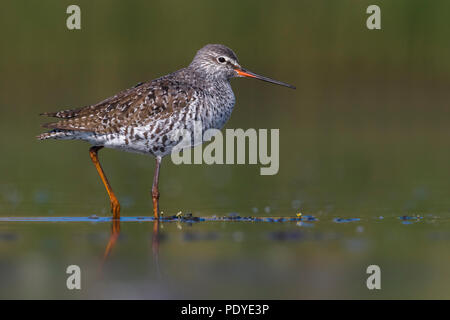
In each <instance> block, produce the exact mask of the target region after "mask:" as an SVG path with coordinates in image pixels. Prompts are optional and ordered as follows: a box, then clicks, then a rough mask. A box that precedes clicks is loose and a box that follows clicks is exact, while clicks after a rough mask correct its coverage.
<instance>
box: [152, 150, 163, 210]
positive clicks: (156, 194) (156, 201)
mask: <svg viewBox="0 0 450 320" xmlns="http://www.w3.org/2000/svg"><path fill="white" fill-rule="evenodd" d="M160 165H161V157H156V167H155V176H154V177H153V185H152V200H153V214H154V215H155V219H159V190H158V180H159V167H160Z"/></svg>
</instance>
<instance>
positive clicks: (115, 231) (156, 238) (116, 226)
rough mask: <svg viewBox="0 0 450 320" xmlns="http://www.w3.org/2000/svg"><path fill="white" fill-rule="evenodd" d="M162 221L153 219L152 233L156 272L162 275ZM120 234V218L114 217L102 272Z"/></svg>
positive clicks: (101, 268)
mask: <svg viewBox="0 0 450 320" xmlns="http://www.w3.org/2000/svg"><path fill="white" fill-rule="evenodd" d="M159 229H160V221H159V220H154V221H153V234H152V253H153V260H154V263H155V265H156V272H157V274H158V276H160V275H161V273H160V268H159V243H160V234H159ZM119 235H120V220H119V219H112V220H111V235H110V236H109V241H108V244H107V245H106V249H105V253H104V254H103V260H102V264H101V267H100V272H101V271H102V270H103V266H104V264H105V263H106V261H107V260H108V258H109V256H110V255H111V252H112V250H113V249H114V247H115V245H116V242H117V239H118V238H119Z"/></svg>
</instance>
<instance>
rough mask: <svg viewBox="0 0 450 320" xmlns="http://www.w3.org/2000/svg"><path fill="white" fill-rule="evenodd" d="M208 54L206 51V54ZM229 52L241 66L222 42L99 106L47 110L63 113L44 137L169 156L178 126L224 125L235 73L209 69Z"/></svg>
mask: <svg viewBox="0 0 450 320" xmlns="http://www.w3.org/2000/svg"><path fill="white" fill-rule="evenodd" d="M205 53H206V54H205ZM225 54H226V55H227V57H229V58H230V59H232V60H233V62H234V67H235V66H236V64H237V63H238V62H237V58H236V56H235V54H234V53H233V51H231V50H230V49H228V48H226V47H225V46H221V45H208V46H206V47H204V48H203V49H201V50H199V52H198V53H197V55H196V57H195V58H194V60H193V61H192V63H191V64H190V65H189V66H188V67H186V68H183V69H181V70H178V71H176V72H174V73H171V74H168V75H166V76H163V77H161V78H158V79H156V80H152V81H149V82H145V83H140V84H138V85H136V86H135V87H133V88H130V89H127V90H124V91H122V92H120V93H118V94H116V95H115V96H113V97H111V98H108V99H106V100H104V101H101V102H100V103H97V104H95V105H91V106H87V107H84V108H79V109H73V110H64V111H59V112H54V113H44V114H43V115H47V116H52V117H57V118H61V120H60V121H58V122H52V123H47V124H44V125H43V126H44V127H45V128H48V129H53V130H52V131H50V132H47V133H43V134H41V135H39V136H38V138H39V139H41V140H44V139H49V138H53V139H63V140H74V139H77V140H84V141H87V142H89V143H91V144H92V145H95V146H105V147H109V148H117V149H121V150H125V151H130V152H138V153H144V154H151V155H154V156H160V157H162V156H165V155H167V154H169V153H170V152H171V150H172V148H173V147H174V146H175V145H176V144H177V143H178V141H172V140H171V139H170V137H171V134H172V133H173V132H174V131H175V130H178V129H187V130H191V129H192V126H193V121H198V120H200V121H202V125H203V129H204V130H206V129H209V128H217V129H220V128H222V127H223V125H224V124H225V122H226V121H227V120H228V119H229V117H230V115H231V112H232V110H233V107H234V103H235V98H234V94H233V91H232V89H231V85H230V81H229V80H230V78H231V77H232V76H233V74H231V72H230V73H226V74H224V73H223V72H219V73H218V74H216V73H214V72H209V73H208V72H205V71H206V70H207V68H209V67H211V65H212V64H213V63H214V61H215V59H216V58H217V57H216V56H217V55H225ZM209 60H213V61H211V65H209V63H210V62H209Z"/></svg>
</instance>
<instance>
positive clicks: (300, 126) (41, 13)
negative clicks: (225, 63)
mask: <svg viewBox="0 0 450 320" xmlns="http://www.w3.org/2000/svg"><path fill="white" fill-rule="evenodd" d="M70 4H77V5H79V6H80V7H81V26H82V29H81V30H74V31H70V30H68V29H67V28H66V18H67V16H68V15H67V14H66V8H67V6H68V5H70ZM371 4H377V5H379V6H380V7H381V19H382V29H381V30H368V29H367V28H366V19H367V17H368V15H367V14H366V8H367V7H368V6H369V5H371ZM449 12H450V2H448V1H445V0H439V1H438V0H436V1H424V0H422V1H420V0H397V1H365V0H353V1H350V0H340V1H335V0H329V1H317V0H316V1H276V2H275V1H232V0H228V1H99V0H95V1H75V2H74V1H47V0H45V1H39V2H37V1H34V2H31V1H23V0H18V1H17V0H16V1H3V2H2V4H1V11H0V35H1V39H2V44H1V50H0V72H1V77H0V143H1V147H2V156H1V157H0V216H8V217H12V216H88V215H92V214H97V215H103V216H107V215H109V212H108V210H109V203H108V200H107V195H106V193H105V191H104V189H103V186H102V184H101V182H100V181H99V178H98V176H97V174H96V172H95V169H94V167H93V166H92V164H91V162H90V159H89V156H88V145H87V144H86V143H83V142H71V141H37V140H36V139H35V138H34V137H35V136H36V135H37V134H39V133H40V132H41V131H43V130H42V129H41V128H40V124H41V123H43V122H45V121H47V119H41V118H40V117H39V116H38V114H39V113H40V112H44V111H56V110H60V109H66V108H69V107H80V106H84V105H89V104H93V103H96V102H98V101H100V100H103V99H104V98H106V97H109V96H112V95H114V94H115V93H116V92H118V91H120V90H122V89H125V88H129V87H131V86H133V85H135V84H136V83H138V82H140V81H146V80H150V79H153V78H157V77H159V76H161V75H164V74H167V73H169V72H172V71H175V70H177V69H179V68H182V67H184V66H186V65H187V64H189V63H190V61H191V60H192V58H193V56H194V54H195V52H196V50H198V49H199V48H201V47H202V46H204V45H205V44H207V43H222V44H225V45H227V46H229V47H230V48H232V49H233V50H234V51H235V52H236V54H237V55H238V57H239V60H240V63H241V64H242V65H243V66H245V67H246V68H248V69H250V70H252V71H254V72H257V73H260V74H263V75H267V76H269V77H273V78H275V79H279V80H281V81H285V82H288V83H292V84H294V85H296V86H297V90H296V91H291V90H288V89H286V88H283V87H277V86H271V85H269V84H265V83H262V82H259V81H252V80H246V79H245V80H244V79H235V80H232V85H233V88H234V91H235V95H236V100H237V102H236V107H235V110H234V112H233V115H232V117H231V120H230V121H229V122H228V123H227V125H226V127H227V128H244V129H246V128H268V129H270V128H279V129H280V170H279V173H278V174H277V175H275V176H260V175H259V166H256V165H253V166H250V165H213V166H208V165H181V166H175V165H173V164H172V163H171V161H170V160H169V159H166V160H165V161H164V162H163V166H162V169H161V177H160V178H161V180H160V181H161V182H160V191H161V207H162V209H163V211H164V212H165V213H166V214H174V213H176V212H178V211H183V212H192V213H193V214H194V215H199V216H206V215H214V214H217V215H222V214H227V213H229V212H237V213H238V214H240V215H243V216H246V215H261V216H264V215H265V216H267V215H272V216H289V215H295V213H296V212H297V211H298V210H302V211H303V212H306V213H309V214H313V215H323V216H322V217H323V219H322V220H327V221H330V220H331V219H332V218H333V217H336V216H340V217H360V218H362V219H371V218H372V217H377V216H380V215H382V216H385V217H392V218H393V219H394V218H395V217H398V216H403V215H416V214H419V215H422V216H427V215H433V216H437V217H438V218H440V219H441V220H440V221H444V222H442V225H440V228H442V227H443V226H444V229H443V230H441V231H443V232H444V242H443V243H441V244H440V245H439V246H431V245H430V247H425V248H423V250H422V251H420V252H422V254H423V255H420V254H419V255H418V256H416V255H415V254H416V253H417V252H416V251H414V250H413V249H412V248H409V246H408V244H409V240H411V241H413V240H414V239H421V238H422V237H425V238H426V237H427V234H428V233H427V232H428V231H427V229H425V230H424V229H423V228H424V227H422V229H419V230H417V229H414V231H409V230H408V231H406V232H407V233H406V234H404V236H405V238H404V239H409V240H404V241H402V242H401V244H398V245H397V246H395V245H394V248H395V251H393V252H394V253H392V255H391V256H395V252H399V251H403V250H406V252H408V253H407V254H405V256H404V260H402V263H403V264H402V265H403V267H404V266H405V265H408V264H409V262H410V260H411V259H413V260H414V259H418V261H421V263H422V264H421V265H420V267H418V268H419V269H418V271H417V272H420V273H422V272H423V271H424V269H425V270H426V271H427V272H437V270H439V271H441V272H443V273H440V274H439V275H440V276H439V277H438V278H439V279H441V278H442V277H444V276H448V272H447V273H445V272H446V271H444V270H448V269H449V268H448V266H450V261H449V259H448V257H446V260H445V264H444V265H442V264H441V262H437V261H440V259H441V257H442V255H443V250H442V248H443V247H445V248H447V249H448V245H449V242H448V240H449V239H450V237H447V236H448V233H446V232H448V231H447V230H448V229H447V227H448V224H447V225H446V224H445V222H446V221H448V218H449V214H448V212H449V208H450V198H449V197H448V195H449V194H450V187H449V185H450V183H449V181H450V171H449V170H448V164H449V162H450V148H449V142H448V121H449V115H450V113H449V108H448V106H449V103H448V100H449V99H448V98H449V93H448V91H449V90H448V84H449V80H450V59H449V53H450V42H449V40H448V39H449V35H450V24H449V22H448V21H449V18H450V13H449ZM100 156H101V160H102V163H103V166H104V169H105V171H106V173H107V175H108V176H109V178H110V181H111V183H112V186H113V188H114V189H115V191H116V194H117V195H118V197H119V200H120V201H121V203H122V208H123V210H122V214H123V215H124V216H127V215H128V216H137V215H151V207H150V188H151V182H152V178H153V169H154V161H153V159H151V158H150V157H145V156H142V155H135V154H127V153H123V152H118V151H115V150H105V151H102V152H101V155H100ZM438 221H439V220H438ZM392 223H393V225H394V226H392V225H389V226H387V227H386V228H384V229H383V228H381V229H380V230H379V232H378V233H373V234H372V236H373V238H372V237H369V239H379V240H380V241H382V240H381V239H384V237H385V236H386V235H392V234H396V233H398V232H405V231H404V228H413V227H414V226H405V225H401V224H400V223H399V222H396V221H395V220H392ZM369 226H370V224H369ZM3 228H9V227H7V226H3ZM11 228H13V227H11ZM14 228H15V227H14ZM14 228H13V229H14ZM17 228H18V229H20V228H19V227H17ZM42 228H43V227H42ZM212 228H213V229H214V228H216V227H212ZM334 228H342V227H341V225H337V224H336V225H331V227H329V229H330V230H329V231H330V232H332V231H333V229H334ZM378 228H379V227H378ZM400 228H402V229H400ZM107 229H108V227H107V226H104V227H103V230H107ZM141 229H142V228H141ZM141 229H140V230H141ZM317 229H318V228H316V230H317ZM366 229H367V227H366ZM173 230H174V232H176V228H173ZM352 230H353V229H352ZM16 231H17V230H16ZM147 231H148V230H147ZM21 232H25V231H23V230H22V231H21ZM27 232H30V234H32V235H33V236H35V237H39V236H40V235H42V234H43V232H41V231H37V230H36V229H33V228H31V227H28V228H27V231H26V232H25V233H24V234H27ZM55 232H56V231H55ZM142 232H143V231H142ZM352 232H353V231H352ZM421 232H423V233H421ZM50 234H52V232H51V231H50ZM56 236H61V235H56ZM28 241H30V242H32V240H31V239H28ZM368 241H369V240H368ZM374 241H375V240H374ZM375 243H377V244H380V243H379V242H375ZM130 245H131V244H130ZM67 246H68V248H73V246H74V244H68V245H67ZM390 246H393V244H392V243H390V242H383V241H382V242H381V244H380V247H377V248H378V249H377V250H376V253H377V254H378V256H379V257H381V259H385V260H386V259H388V256H387V255H385V251H383V249H387V248H389V247H390ZM255 247H258V246H257V245H255V246H253V247H252V246H250V247H249V250H253V249H254V248H255ZM1 248H2V247H1V246H0V249H1ZM22 248H23V250H26V248H28V247H27V245H25V244H23V246H22ZM416 248H417V247H416ZM201 249H204V248H201ZM241 249H242V248H241ZM278 249H279V248H276V250H278ZM297 249H298V248H297ZM2 250H3V251H1V250H0V253H2V252H3V253H5V255H6V256H7V257H9V258H8V259H11V261H13V260H14V257H15V255H14V254H13V253H12V251H11V250H12V249H11V248H10V247H8V246H5V247H3V249H2ZM174 250H175V249H174ZM293 250H296V249H295V248H293ZM343 250H344V249H343ZM179 251H180V250H178V251H176V252H179ZM225 251H226V250H225ZM344 251H345V250H344ZM308 252H309V251H308ZM330 252H332V253H333V254H335V256H334V257H337V256H339V254H340V251H339V250H338V249H330V251H329V254H330ZM444 252H445V251H444ZM447 252H448V251H447ZM425 253H427V254H429V255H431V254H432V257H430V256H428V255H425ZM49 254H50V253H49ZM333 254H331V256H332V255H333ZM174 255H176V254H175V253H174ZM340 257H342V256H340ZM329 258H330V255H324V257H323V260H321V259H318V260H317V263H318V264H320V263H319V262H321V263H323V262H324V261H328V262H329V263H330V267H332V266H334V264H333V262H332V261H331V262H330V260H327V259H329ZM86 259H88V258H86ZM331 259H333V258H331ZM88 260H89V259H88ZM338 260H339V259H338ZM372 260H373V259H372ZM333 261H334V260H333ZM339 261H340V260H339ZM426 261H430V262H429V263H430V264H429V265H428V264H427V263H426ZM431 261H434V263H433V262H431ZM178 262H179V261H178ZM205 263H206V262H205ZM370 263H371V262H370V261H369V262H368V264H370ZM176 264H177V262H174V265H176ZM6 265H7V266H9V267H5V268H7V269H6V270H9V269H8V268H10V267H11V265H14V263H12V264H6ZM424 265H425V266H424ZM311 267H312V266H311ZM314 267H317V266H314ZM11 268H12V267H11ZM55 268H56V267H55ZM358 268H359V267H358ZM427 268H429V269H427ZM244 269H245V268H244ZM344 269H345V268H343V269H339V270H341V271H342V272H343V273H344V274H346V273H345V272H344V271H343V270H344ZM346 270H347V269H346ZM361 270H362V269H361ZM402 270H403V269H401V268H400V269H397V271H398V272H399V274H402ZM294 271H295V264H293V265H292V270H291V269H289V270H288V271H286V272H287V273H286V274H290V273H289V272H294ZM249 272H250V271H249ZM327 274H330V273H327ZM322 275H323V274H322ZM316 276H318V275H317V274H316ZM186 278H188V275H186ZM313 279H314V275H313ZM447 279H448V277H447ZM434 280H435V281H436V282H435V286H433V285H431V288H432V289H430V291H429V294H428V295H426V294H425V295H424V296H425V297H429V296H431V297H436V296H438V297H442V296H447V297H449V296H450V295H449V293H448V291H447V288H448V286H447V284H448V280H447V282H445V285H444V284H443V283H439V280H438V279H437V278H436V279H434ZM224 281H225V280H224ZM405 281H409V280H407V279H405ZM429 281H431V280H429ZM180 283H183V281H181V280H180ZM288 283H289V282H288V281H287V282H286V285H288ZM425 283H428V282H426V281H425ZM299 286H301V283H300V284H299ZM323 286H324V287H326V285H323ZM267 288H269V287H267ZM267 288H266V289H267ZM316 289H317V290H318V291H317V293H316V294H315V295H313V296H314V297H340V296H339V292H343V291H342V290H341V289H339V287H335V290H336V291H327V292H328V293H329V295H323V294H322V293H323V292H325V291H320V290H319V289H320V288H319V289H318V288H317V287H316ZM55 290H56V289H55ZM255 290H258V289H255ZM399 290H400V289H399ZM55 292H58V291H57V290H56V291H55ZM217 292H222V293H223V292H224V291H220V290H218V291H217ZM259 292H261V291H259ZM263 292H269V290H267V291H263ZM333 292H335V293H336V294H335V295H333ZM364 292H365V291H364ZM411 292H415V291H414V290H412V291H411V290H409V291H408V290H406V291H402V290H400V291H398V292H397V291H396V293H398V296H397V295H396V294H394V293H392V292H391V295H390V296H388V297H401V296H402V294H405V293H410V294H411ZM303 293H304V294H303ZM303 293H302V294H299V293H298V292H297V294H295V293H292V292H286V295H280V296H279V297H292V298H296V297H309V296H308V293H307V292H303ZM422 293H423V291H422ZM16 295H17V296H19V297H20V296H22V291H20V290H19V291H17V293H16ZM57 295H58V294H57V293H53V295H52V294H49V295H48V296H50V297H53V296H57ZM138 296H139V295H138ZM168 296H169V297H172V296H171V295H170V294H168ZM187 296H188V295H187ZM356 296H358V295H355V293H354V292H352V293H348V295H347V296H345V294H344V296H343V297H356ZM413 296H414V297H418V296H416V295H414V294H413ZM45 297H47V296H45ZM152 297H153V296H152ZM218 297H223V296H220V295H218ZM264 297H266V296H264ZM267 297H272V296H270V295H268V296H267ZM419 297H422V296H419Z"/></svg>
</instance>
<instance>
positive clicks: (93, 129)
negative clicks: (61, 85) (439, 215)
mask: <svg viewBox="0 0 450 320" xmlns="http://www.w3.org/2000/svg"><path fill="white" fill-rule="evenodd" d="M235 77H248V78H255V79H260V80H263V81H267V82H271V83H274V84H278V85H282V86H286V87H289V88H292V89H295V87H294V86H292V85H290V84H287V83H284V82H280V81H277V80H273V79H270V78H266V77H263V76H260V75H258V74H256V73H253V72H251V71H248V70H246V69H244V68H243V67H241V66H240V64H239V62H238V59H237V57H236V55H235V54H234V52H233V51H232V50H231V49H229V48H227V47H226V46H223V45H220V44H208V45H206V46H204V47H203V48H201V49H200V50H199V51H198V52H197V54H196V55H195V57H194V59H193V60H192V62H191V64H190V65H189V66H188V67H186V68H183V69H180V70H178V71H175V72H173V73H171V74H168V75H166V76H163V77H161V78H158V79H155V80H152V81H148V82H144V83H139V84H137V85H136V86H134V87H133V88H131V89H127V90H124V91H122V92H119V93H118V94H116V95H115V96H113V97H110V98H108V99H106V100H103V101H101V102H99V103H97V104H94V105H90V106H86V107H83V108H78V109H72V110H63V111H58V112H46V113H43V114H42V115H45V116H50V117H56V118H60V120H59V121H57V122H52V123H46V124H44V125H43V127H44V128H48V129H52V130H51V131H49V132H46V133H42V134H40V135H39V136H38V137H37V138H38V139H40V140H45V139H59V140H84V141H87V142H89V143H90V144H91V145H92V147H91V148H90V150H89V154H90V156H91V159H92V162H93V163H94V165H95V168H96V169H97V172H98V174H99V175H100V178H101V180H102V182H103V184H104V185H105V188H106V191H107V192H108V195H109V199H110V203H111V211H112V214H113V219H120V204H119V201H118V200H117V198H116V196H115V195H114V192H113V190H112V188H111V185H110V184H109V182H108V179H107V178H106V175H105V173H104V171H103V169H102V166H101V164H100V162H99V159H98V151H99V150H100V149H102V148H103V147H106V148H114V149H120V150H124V151H128V152H137V153H142V154H147V155H152V156H154V157H155V158H156V169H155V174H154V178H153V186H152V200H153V213H154V216H155V218H156V219H159V191H158V180H159V169H160V165H161V160H162V158H163V157H164V156H166V155H168V154H170V153H171V151H172V149H173V148H174V147H175V146H176V145H177V143H178V142H179V141H173V139H170V137H172V134H173V133H174V132H175V131H177V130H188V131H189V130H190V131H192V130H193V123H194V121H201V123H202V127H203V128H202V129H203V130H207V129H210V128H215V129H221V128H222V127H223V125H224V124H225V122H226V121H227V120H228V119H229V118H230V115H231V112H232V111H233V107H234V103H235V97H234V94H233V90H232V89H231V85H230V79H231V78H235Z"/></svg>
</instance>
